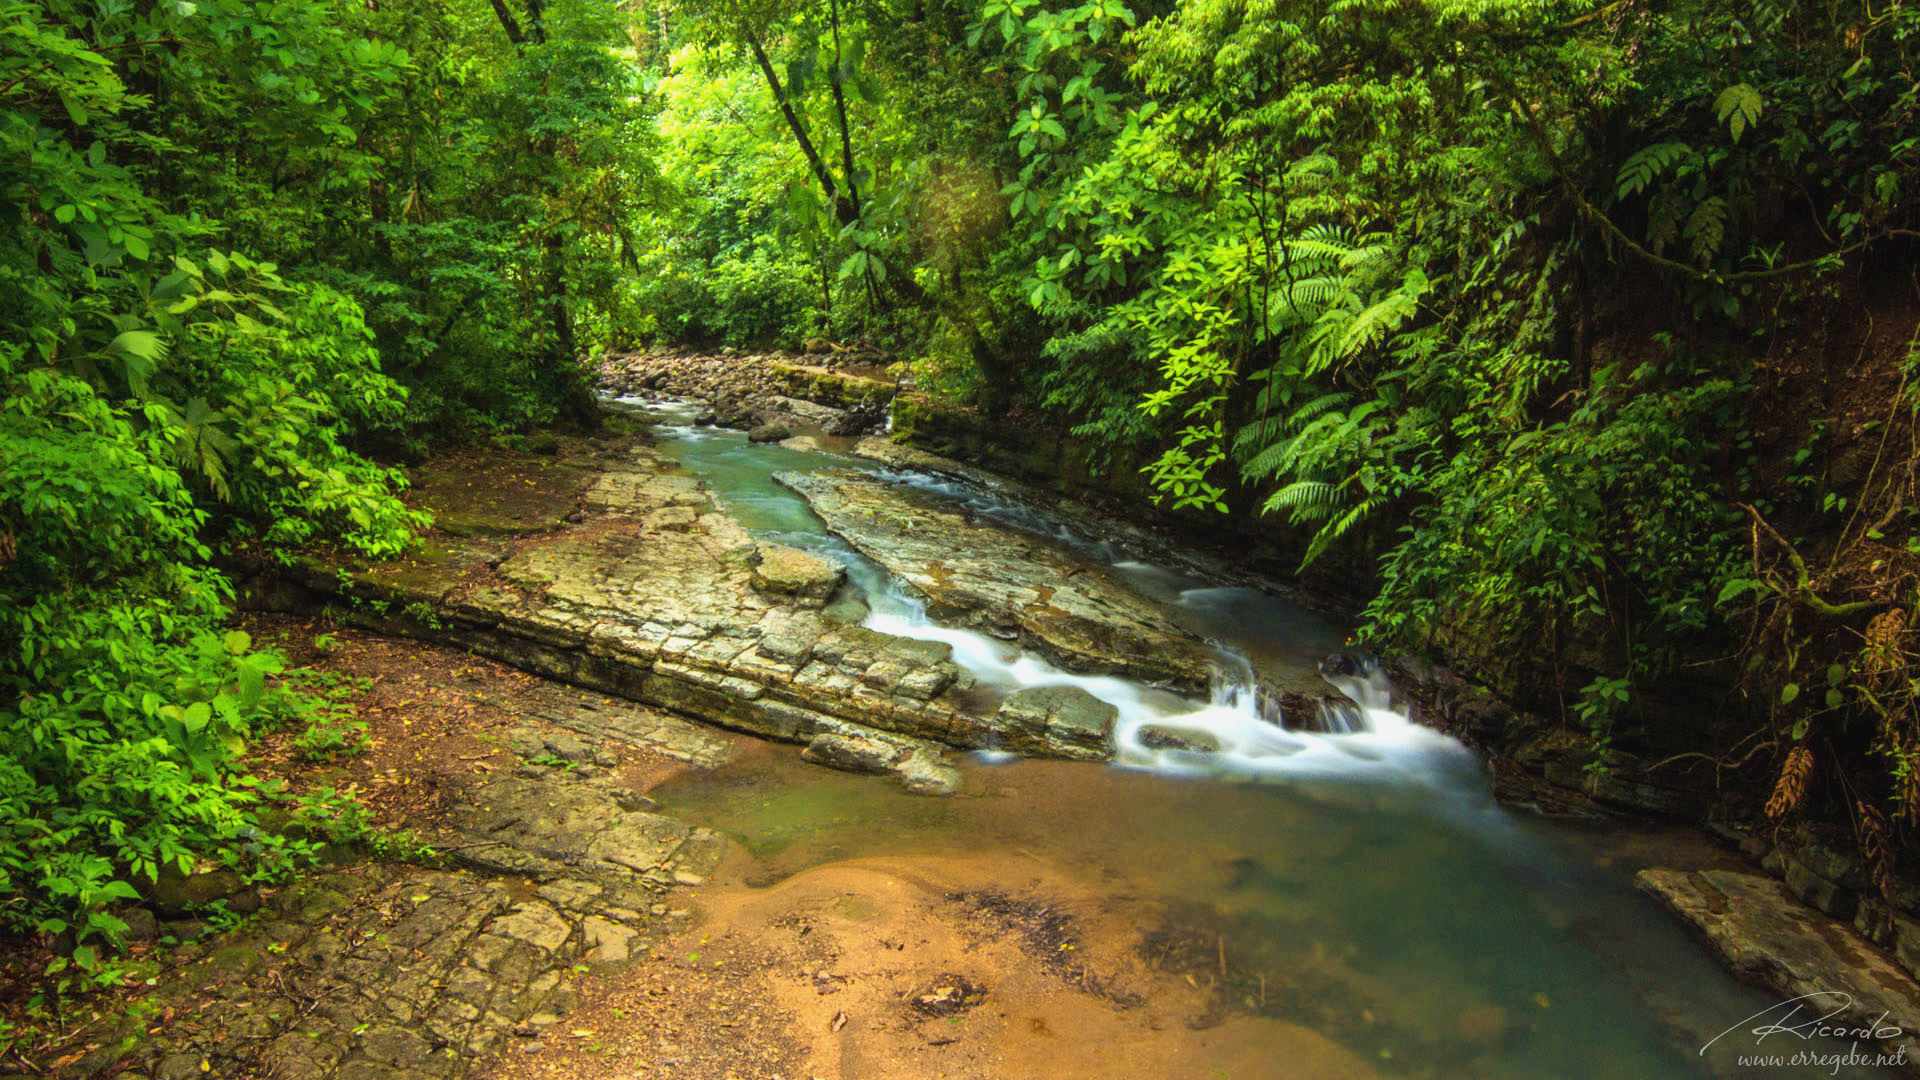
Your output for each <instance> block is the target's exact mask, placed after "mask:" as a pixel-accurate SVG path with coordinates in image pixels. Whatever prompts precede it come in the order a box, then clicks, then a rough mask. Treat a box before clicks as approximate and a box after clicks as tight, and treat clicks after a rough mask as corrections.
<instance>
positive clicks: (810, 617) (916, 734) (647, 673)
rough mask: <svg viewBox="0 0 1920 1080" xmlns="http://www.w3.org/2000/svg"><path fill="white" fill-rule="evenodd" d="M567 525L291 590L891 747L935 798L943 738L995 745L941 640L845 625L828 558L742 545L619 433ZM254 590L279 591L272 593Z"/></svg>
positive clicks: (778, 726)
mask: <svg viewBox="0 0 1920 1080" xmlns="http://www.w3.org/2000/svg"><path fill="white" fill-rule="evenodd" d="M578 498H579V505H580V515H579V520H577V521H575V522H570V523H568V524H567V525H566V526H565V527H562V528H559V529H553V530H546V531H541V532H538V533H533V534H528V535H521V536H517V537H513V538H506V537H495V538H447V539H442V540H438V541H437V542H436V543H435V544H434V545H433V546H432V547H430V548H429V549H428V550H427V551H425V552H423V553H421V554H419V555H416V556H414V557H411V558H409V559H407V560H404V561H402V562H399V563H392V564H384V565H380V566H375V567H371V568H368V569H365V570H361V571H359V572H357V573H352V574H350V575H349V583H348V584H347V585H345V586H343V585H342V583H341V580H340V575H339V573H338V571H337V568H334V567H331V566H322V565H314V566H312V567H309V568H308V569H307V570H306V571H305V572H304V573H303V574H301V575H300V580H299V585H301V586H302V587H304V589H306V590H307V591H308V595H309V597H310V599H309V600H308V601H307V602H308V603H309V604H311V603H312V602H313V600H312V599H311V598H312V597H318V598H321V599H325V598H327V597H333V598H335V601H336V602H338V601H339V600H342V599H344V600H346V601H347V603H346V604H345V605H343V606H345V607H346V609H347V611H346V615H347V617H348V618H349V619H351V620H352V621H354V622H356V623H359V624H361V625H365V626H369V627H371V628H375V629H380V630H383V631H390V632H402V633H405V634H408V635H412V636H416V637H422V638H426V639H428V640H432V641H437V642H441V643H446V644H452V645H457V646H459V647H462V648H467V649H471V650H473V651H474V652H476V653H479V654H481V655H483V656H487V657H490V658H493V659H497V660H501V661H503V662H506V663H508V664H512V665H514V666H516V667H519V668H521V669H523V670H526V671H530V672H533V673H535V674H538V675H543V676H546V677H548V678H552V679H558V680H562V681H565V682H569V683H573V684H575V685H579V686H583V687H587V688H589V689H593V690H597V691H601V692H604V693H609V694H614V695H618V696H621V697H625V698H629V699H632V700H636V701H640V702H643V703H646V704H649V705H654V706H658V707H660V708H664V709H667V710H671V711H672V712H675V713H679V714H682V715H686V716H691V717H695V718H698V719H700V720H703V721H707V722H709V723H714V724H719V725H721V726H725V727H731V728H735V729H739V730H743V731H747V732H751V733H754V734H758V735H763V736H768V737H771V738H775V739H779V740H783V741H787V742H796V743H802V744H805V743H808V742H810V741H812V740H813V739H814V738H815V737H816V736H819V735H821V734H823V733H826V734H833V735H845V736H848V737H851V738H875V737H878V738H881V739H882V740H883V741H888V740H891V742H892V743H893V744H896V745H898V746H902V747H905V748H906V752H904V753H901V754H899V755H898V756H897V757H896V759H895V761H894V763H893V764H894V768H893V769H892V770H891V771H892V772H893V773H894V774H895V776H896V777H897V779H898V780H899V781H900V782H901V783H903V784H905V785H907V786H908V787H909V788H910V789H912V790H916V791H918V790H924V791H927V792H929V793H933V794H943V793H947V792H949V791H951V790H952V787H953V785H954V784H956V783H957V774H956V773H955V772H954V771H953V770H952V769H951V768H950V767H948V766H947V765H946V764H945V763H944V761H943V760H942V752H941V749H940V747H941V746H943V745H944V746H953V747H963V748H964V747H984V746H990V745H995V744H997V742H998V741H999V738H998V734H997V725H996V722H995V717H994V713H993V706H992V705H991V704H983V703H981V702H980V701H978V700H976V696H975V695H972V694H971V693H970V691H971V689H972V680H971V678H970V677H969V676H968V675H967V674H966V673H965V672H964V671H962V670H961V669H960V668H959V667H958V666H957V665H955V664H954V662H953V660H952V657H951V650H950V649H949V647H948V646H946V645H944V644H940V643H937V642H927V641H919V640H912V639H906V638H896V637H892V636H890V635H886V634H882V633H877V632H875V631H872V630H869V629H866V628H863V627H861V626H859V625H857V622H858V619H859V618H860V617H861V616H862V614H863V612H861V611H859V610H857V609H858V608H859V606H860V605H858V604H857V603H856V602H854V601H852V600H851V599H850V598H848V597H845V596H844V595H842V594H843V593H844V590H842V589H841V583H842V581H843V579H844V576H845V572H844V570H843V569H842V568H841V567H839V566H838V565H836V564H834V563H832V562H830V561H828V560H825V559H822V558H820V557H819V556H816V555H813V554H810V553H807V552H803V551H799V550H797V549H793V548H789V547H785V546H782V545H778V544H772V543H767V542H760V541H755V540H754V539H753V538H752V537H751V536H749V535H748V533H747V532H746V531H745V530H744V529H743V528H741V526H740V525H739V524H738V523H737V522H736V521H735V520H734V519H733V518H731V517H729V516H728V515H727V514H725V513H724V512H722V511H721V510H720V509H719V508H718V507H717V505H716V504H715V503H714V501H713V499H712V498H711V496H710V495H709V494H708V493H707V491H706V489H705V488H704V486H703V485H702V484H701V483H700V482H699V481H697V480H695V479H694V478H692V477H690V476H687V475H685V474H683V473H681V472H679V471H677V469H676V467H675V466H674V465H673V464H672V463H670V462H668V461H667V460H665V459H664V458H662V457H660V456H659V455H658V454H657V453H655V452H654V451H652V450H651V449H650V448H648V447H647V446H646V445H645V444H644V443H643V442H639V441H629V442H627V443H624V444H622V445H621V446H620V447H619V449H618V452H614V453H605V452H602V453H599V454H597V455H596V457H595V458H594V461H593V468H592V470H591V473H590V476H589V477H588V479H587V480H586V481H585V482H584V483H583V484H582V485H581V487H580V494H579V496H578ZM273 584H274V583H273V582H272V581H271V580H270V581H269V582H267V583H264V584H262V585H259V586H257V587H256V589H255V595H256V598H258V599H260V600H262V601H264V602H265V603H267V604H269V605H272V604H276V603H278V604H285V603H287V602H288V598H286V597H284V596H282V595H281V594H282V593H284V591H285V590H284V589H276V588H273V587H269V586H271V585H273Z"/></svg>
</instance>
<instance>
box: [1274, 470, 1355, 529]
mask: <svg viewBox="0 0 1920 1080" xmlns="http://www.w3.org/2000/svg"><path fill="white" fill-rule="evenodd" d="M1339 504H1340V488H1339V486H1338V485H1335V484H1329V483H1327V482H1326V481H1324V480H1295V481H1294V482H1293V483H1291V484H1288V485H1287V486H1286V487H1283V488H1281V489H1280V490H1278V491H1276V492H1274V493H1273V494H1271V495H1269V496H1267V501H1266V503H1265V504H1264V506H1263V507H1262V510H1263V512H1265V513H1269V514H1271V513H1273V512H1274V511H1275V510H1286V511H1289V512H1290V513H1291V514H1292V516H1293V521H1294V523H1295V524H1299V523H1300V522H1303V521H1313V520H1316V519H1319V518H1323V517H1326V516H1327V515H1329V514H1331V513H1332V512H1333V510H1334V508H1335V507H1336V506H1338V505H1339Z"/></svg>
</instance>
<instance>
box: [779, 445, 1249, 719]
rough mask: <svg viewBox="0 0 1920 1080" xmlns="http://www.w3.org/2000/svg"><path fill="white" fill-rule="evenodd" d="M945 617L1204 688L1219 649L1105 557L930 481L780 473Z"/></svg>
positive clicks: (1068, 656) (1151, 678)
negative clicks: (982, 511) (1075, 552)
mask: <svg viewBox="0 0 1920 1080" xmlns="http://www.w3.org/2000/svg"><path fill="white" fill-rule="evenodd" d="M775 479H776V480H778V481H779V482H780V483H782V484H785V485H786V486H787V487H789V488H791V489H793V490H794V491H796V492H798V493H799V494H800V495H801V496H803V497H804V498H805V499H806V500H807V502H808V504H809V505H811V506H812V507H813V510H814V512H815V513H817V514H819V515H820V517H821V519H822V520H824V521H825V522H826V525H827V528H829V529H831V530H833V532H834V533H836V534H837V535H839V536H840V537H841V538H842V539H844V540H846V542H847V543H849V544H851V545H853V546H854V547H855V548H857V549H859V551H860V552H861V553H862V554H864V555H866V556H867V557H868V558H871V559H873V560H874V561H875V562H877V563H880V564H881V565H882V566H884V567H886V568H887V569H888V570H889V571H891V572H892V573H893V574H894V575H895V576H896V577H898V578H900V579H901V580H902V581H905V582H906V583H907V584H909V585H911V586H912V587H913V588H914V589H916V590H917V591H919V592H920V593H921V594H922V595H924V596H926V597H927V600H928V602H929V604H930V608H931V610H932V612H933V614H934V615H935V617H937V618H941V619H947V620H952V621H955V622H960V623H964V624H968V625H971V626H975V627H978V628H981V629H985V630H989V631H993V632H998V633H1001V634H1012V635H1015V636H1017V637H1019V638H1020V639H1021V641H1022V642H1023V643H1024V644H1026V645H1027V646H1028V647H1030V648H1033V649H1035V650H1036V651H1038V652H1040V653H1042V654H1044V655H1046V656H1047V657H1048V658H1050V659H1052V660H1053V661H1054V662H1056V663H1058V664H1060V665H1062V666H1063V667H1067V668H1071V669H1073V670H1076V671H1093V672H1102V673H1109V674H1120V675H1129V676H1133V677H1135V678H1139V679H1143V680H1146V681H1148V682H1153V683H1158V684H1161V685H1165V686H1173V687H1178V688H1180V689H1183V690H1187V691H1194V692H1197V691H1201V690H1204V689H1205V687H1206V684H1207V679H1208V673H1209V672H1210V671H1211V670H1212V665H1213V654H1212V652H1211V651H1210V650H1209V649H1208V648H1207V646H1206V644H1205V643H1204V642H1202V641H1201V640H1200V639H1199V638H1197V637H1195V636H1194V635H1193V634H1192V633H1190V632H1189V631H1187V630H1186V629H1184V628H1182V627H1180V626H1178V625H1177V624H1175V623H1174V622H1173V620H1172V619H1171V618H1169V617H1168V616H1167V615H1166V613H1165V612H1163V611H1162V610H1161V609H1160V607H1159V606H1158V605H1156V604H1155V603H1154V602H1152V601H1151V600H1148V599H1146V598H1145V597H1143V596H1141V595H1140V594H1138V593H1136V592H1134V591H1133V590H1132V589H1130V588H1128V587H1127V586H1126V585H1125V584H1124V583H1122V582H1121V581H1119V580H1118V579H1117V578H1116V577H1114V576H1113V575H1112V574H1111V573H1110V572H1109V571H1108V569H1107V568H1106V567H1103V566H1094V565H1089V564H1088V563H1086V562H1085V561H1083V560H1080V559H1077V558H1074V557H1072V556H1071V555H1069V554H1068V553H1067V552H1065V551H1064V550H1062V549H1061V548H1059V547H1057V546H1055V545H1054V544H1052V543H1050V542H1048V541H1047V540H1045V539H1043V538H1041V537H1039V536H1035V535H1033V534H1031V533H1026V532H1022V531H1020V530H1018V529H1015V528H1012V527H1009V526H1005V525H1000V524H998V523H996V522H992V521H987V520H983V519H980V518H976V517H973V516H971V515H969V514H967V513H966V512H965V511H964V510H963V509H962V508H961V507H959V506H957V505H955V504H953V503H951V502H948V501H946V500H944V499H941V498H939V497H937V496H933V495H930V494H927V493H925V492H920V491H916V490H914V489H912V488H908V487H905V486H902V485H900V484H892V483H888V482H886V481H884V480H880V479H876V478H874V477H871V476H866V475H864V474H860V473H852V472H823V473H804V474H797V473H781V474H779V475H777V476H776V477H775Z"/></svg>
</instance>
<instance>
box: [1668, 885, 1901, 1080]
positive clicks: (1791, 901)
mask: <svg viewBox="0 0 1920 1080" xmlns="http://www.w3.org/2000/svg"><path fill="white" fill-rule="evenodd" d="M1635 883H1636V884H1638V885H1639V887H1640V888H1641V889H1642V890H1644V891H1646V892H1648V893H1650V894H1652V895H1653V896H1654V897H1656V898H1658V899H1659V900H1660V902H1661V903H1662V904H1664V905H1666V907H1667V908H1668V909H1669V910H1671V911H1672V912H1673V913H1674V914H1675V915H1678V916H1679V917H1680V918H1681V919H1682V920H1684V921H1686V922H1687V923H1689V924H1691V925H1692V926H1693V927H1694V929H1696V930H1697V931H1698V932H1699V933H1700V935H1701V936H1702V937H1704V938H1705V939H1706V941H1707V943H1708V944H1709V945H1711V946H1712V947H1713V950H1714V951H1715V952H1717V953H1718V954H1719V955H1720V956H1721V957H1722V958H1723V959H1724V960H1725V961H1726V962H1727V963H1728V965H1730V966H1731V967H1732V968H1733V971H1734V973H1735V974H1736V975H1738V976H1740V977H1741V978H1743V979H1746V980H1748V981H1750V982H1754V983H1758V984H1760V985H1762V986H1765V987H1767V988H1769V989H1771V990H1773V991H1774V992H1776V993H1778V994H1779V995H1780V997H1781V1000H1782V1002H1783V1003H1792V1004H1783V1006H1782V1009H1781V1010H1780V1014H1779V1015H1778V1016H1772V1015H1769V1016H1763V1017H1760V1018H1757V1019H1755V1020H1754V1021H1752V1023H1742V1024H1740V1025H1739V1029H1740V1030H1738V1031H1733V1032H1731V1033H1730V1034H1728V1035H1727V1036H1726V1038H1729V1039H1732V1038H1748V1039H1750V1038H1752V1036H1751V1035H1746V1034H1743V1032H1745V1031H1746V1029H1747V1028H1749V1027H1752V1026H1754V1025H1756V1024H1763V1023H1768V1022H1774V1023H1780V1024H1783V1025H1789V1026H1793V1025H1804V1024H1809V1023H1812V1022H1814V1021H1817V1020H1819V1019H1820V1018H1821V1017H1826V1016H1828V1014H1832V1015H1831V1017H1830V1018H1829V1019H1827V1020H1826V1021H1825V1023H1826V1024H1828V1025H1829V1026H1831V1027H1832V1028H1834V1029H1836V1030H1837V1029H1843V1028H1844V1029H1847V1031H1848V1032H1854V1031H1865V1032H1867V1033H1868V1034H1867V1035H1865V1036H1861V1037H1858V1038H1854V1037H1853V1036H1852V1035H1850V1034H1842V1035H1840V1036H1839V1037H1838V1041H1839V1042H1840V1043H1843V1044H1844V1043H1847V1042H1859V1043H1861V1044H1863V1045H1865V1046H1868V1047H1871V1046H1872V1045H1873V1044H1875V1043H1878V1044H1879V1045H1880V1046H1881V1048H1882V1049H1883V1050H1884V1051H1885V1052H1886V1053H1889V1054H1898V1055H1901V1056H1902V1057H1903V1060H1904V1061H1905V1063H1906V1070H1907V1072H1908V1073H1909V1074H1920V1037H1916V1036H1920V983H1916V982H1915V981H1914V979H1913V977H1912V976H1910V975H1908V974H1907V973H1906V971H1904V970H1903V969H1901V968H1900V967H1899V966H1898V965H1897V964H1895V963H1894V962H1893V960H1892V959H1890V958H1889V957H1888V956H1887V955H1886V954H1884V953H1882V952H1880V951H1879V950H1878V949H1876V948H1874V947H1873V946H1872V945H1871V944H1869V943H1868V942H1867V941H1866V939H1865V938H1862V937H1861V936H1860V935H1858V934H1856V933H1854V932H1853V930H1852V929H1851V928H1849V927H1847V926H1845V925H1843V924H1841V923H1837V922H1834V921H1833V920H1831V919H1829V918H1827V916H1825V915H1823V914H1821V913H1820V912H1818V911H1815V910H1814V909H1813V908H1811V907H1808V906H1807V905H1806V904H1804V903H1802V902H1801V901H1800V900H1799V899H1798V898H1796V897H1795V896H1794V895H1793V894H1792V893H1790V892H1789V891H1788V890H1787V887H1786V886H1785V885H1783V884H1782V883H1781V882H1779V881H1777V880H1775V879H1773V878H1770V877H1763V876H1760V875H1757V874H1743V873H1739V872H1736V871H1731V870H1700V871H1686V870H1672V869H1665V868H1654V869H1648V870H1642V871H1640V873H1639V874H1638V875H1637V876H1636V878H1635ZM1794 1004H1798V1005H1800V1008H1799V1010H1798V1012H1797V1013H1796V1014H1793V1015H1792V1016H1791V1017H1789V1011H1790V1010H1792V1009H1793V1007H1794ZM1729 1019H1730V1020H1732V1019H1737V1018H1729ZM1788 1041H1793V1042H1794V1045H1793V1049H1800V1048H1801V1044H1800V1043H1799V1042H1798V1041H1794V1040H1788V1039H1784V1038H1783V1039H1776V1040H1774V1043H1773V1044H1771V1045H1782V1044H1784V1043H1786V1042H1788Z"/></svg>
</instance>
